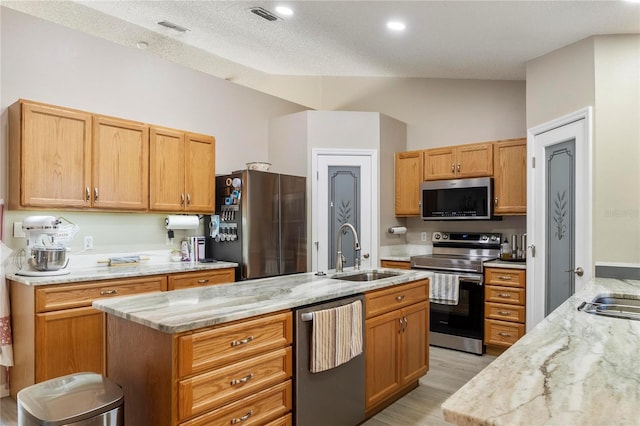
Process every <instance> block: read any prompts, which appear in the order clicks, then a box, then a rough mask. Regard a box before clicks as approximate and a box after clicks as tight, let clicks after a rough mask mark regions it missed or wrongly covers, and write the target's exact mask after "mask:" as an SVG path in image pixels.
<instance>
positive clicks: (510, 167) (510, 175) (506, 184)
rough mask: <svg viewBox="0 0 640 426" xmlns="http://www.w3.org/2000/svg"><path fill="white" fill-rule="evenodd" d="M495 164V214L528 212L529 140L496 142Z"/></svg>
mask: <svg viewBox="0 0 640 426" xmlns="http://www.w3.org/2000/svg"><path fill="white" fill-rule="evenodd" d="M493 166H494V167H493V176H494V192H495V199H494V202H495V214H498V215H516V214H526V213H527V140H526V139H524V138H523V139H515V140H509V141H500V142H496V144H495V147H494V160H493Z"/></svg>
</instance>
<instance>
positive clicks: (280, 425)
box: [265, 413, 293, 426]
mask: <svg viewBox="0 0 640 426" xmlns="http://www.w3.org/2000/svg"><path fill="white" fill-rule="evenodd" d="M292 424H293V419H292V416H291V413H288V414H286V415H284V416H282V417H279V418H277V419H275V420H274V421H272V422H269V423H267V424H266V425H265V426H291V425H292Z"/></svg>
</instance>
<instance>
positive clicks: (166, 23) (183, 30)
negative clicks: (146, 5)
mask: <svg viewBox="0 0 640 426" xmlns="http://www.w3.org/2000/svg"><path fill="white" fill-rule="evenodd" d="M158 25H162V26H163V27H165V28H171V29H172V30H176V31H179V32H181V33H186V32H187V31H189V28H185V27H181V26H180V25H178V24H174V23H173V22H169V21H160V22H158Z"/></svg>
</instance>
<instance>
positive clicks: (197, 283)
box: [167, 268, 236, 290]
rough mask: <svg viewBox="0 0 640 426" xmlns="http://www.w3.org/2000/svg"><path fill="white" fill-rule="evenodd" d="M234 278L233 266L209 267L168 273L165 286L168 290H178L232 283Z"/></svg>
mask: <svg viewBox="0 0 640 426" xmlns="http://www.w3.org/2000/svg"><path fill="white" fill-rule="evenodd" d="M235 279H236V278H235V269H234V268H224V269H211V270H208V271H201V272H186V273H184V274H173V275H169V283H168V285H167V287H168V290H179V289H181V288H189V287H202V286H205V285H213V284H224V283H232V282H234V281H235Z"/></svg>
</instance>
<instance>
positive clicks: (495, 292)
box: [484, 285, 525, 305]
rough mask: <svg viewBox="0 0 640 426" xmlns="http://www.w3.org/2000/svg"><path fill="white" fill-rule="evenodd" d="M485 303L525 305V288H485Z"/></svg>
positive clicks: (489, 286) (490, 286)
mask: <svg viewBox="0 0 640 426" xmlns="http://www.w3.org/2000/svg"><path fill="white" fill-rule="evenodd" d="M484 301H485V302H494V303H508V304H515V305H524V304H525V292H524V289H523V288H515V287H497V286H492V285H488V286H485V287H484Z"/></svg>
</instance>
